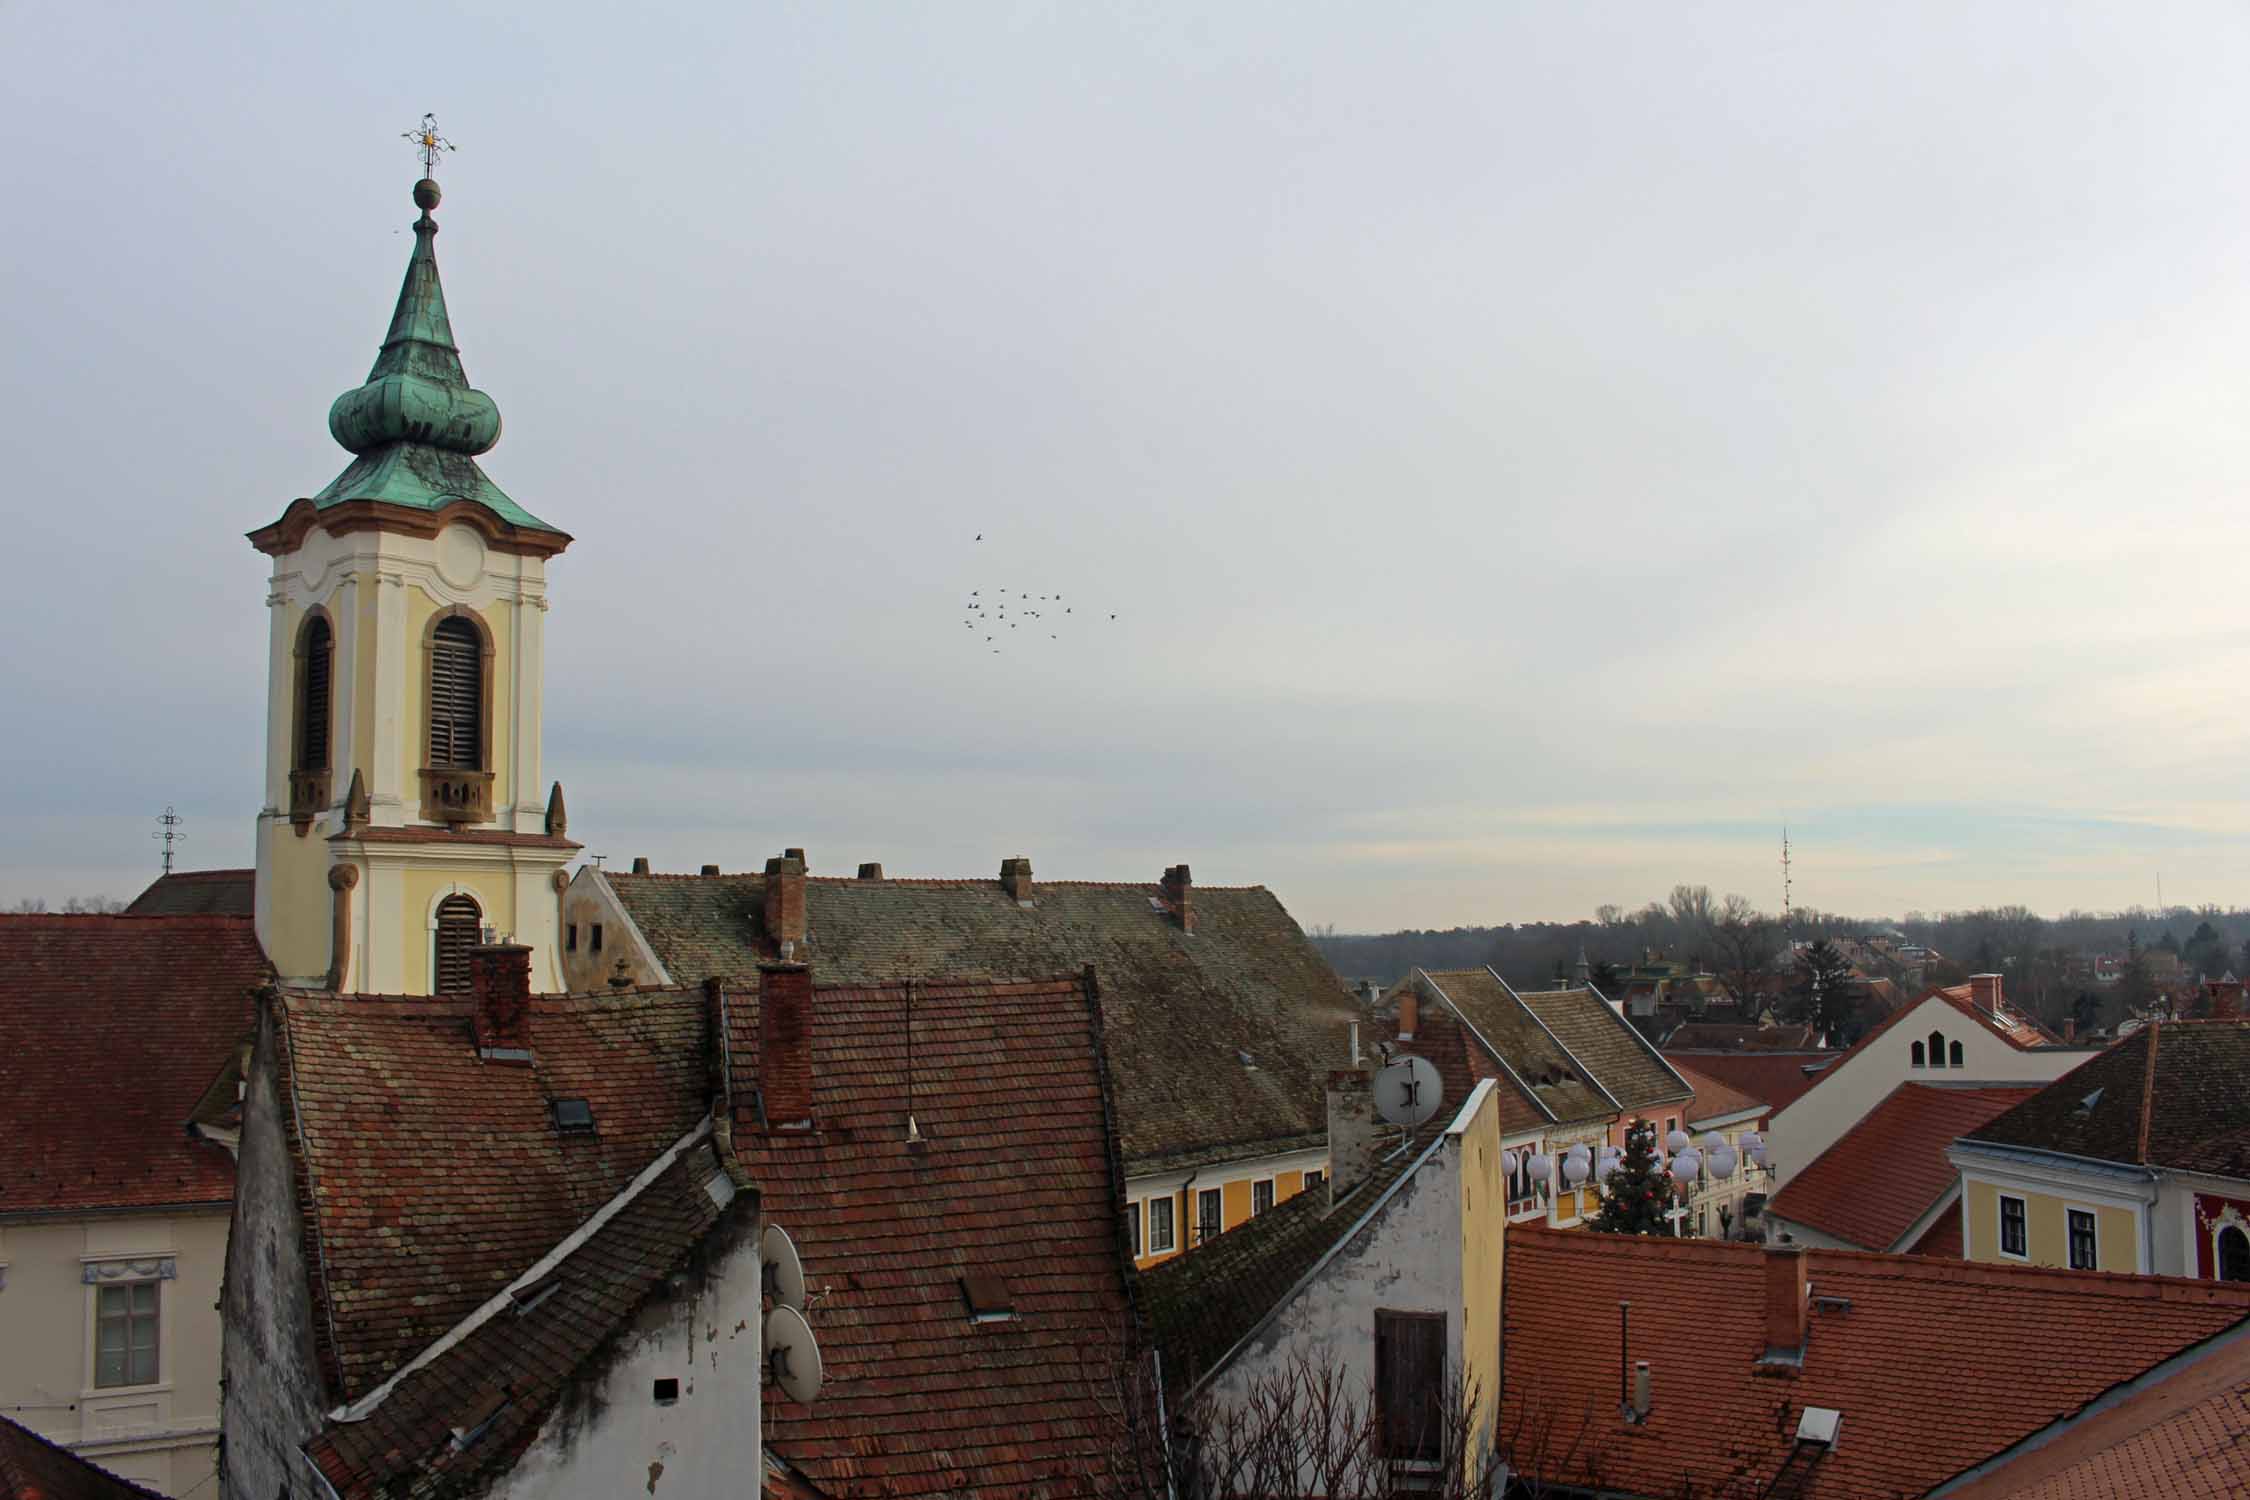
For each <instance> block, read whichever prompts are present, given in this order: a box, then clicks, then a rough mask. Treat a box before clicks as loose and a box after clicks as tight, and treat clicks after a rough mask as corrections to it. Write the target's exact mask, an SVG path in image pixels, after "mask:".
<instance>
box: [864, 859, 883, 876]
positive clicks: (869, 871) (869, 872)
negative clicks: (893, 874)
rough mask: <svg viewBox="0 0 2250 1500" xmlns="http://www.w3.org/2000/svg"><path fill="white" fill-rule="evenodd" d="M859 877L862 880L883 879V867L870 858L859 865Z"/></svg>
mask: <svg viewBox="0 0 2250 1500" xmlns="http://www.w3.org/2000/svg"><path fill="white" fill-rule="evenodd" d="M859 878H860V879H862V880H881V879H882V878H883V867H882V866H881V865H879V864H876V863H875V862H874V861H872V860H870V861H868V862H867V863H866V864H863V865H861V866H860V867H859Z"/></svg>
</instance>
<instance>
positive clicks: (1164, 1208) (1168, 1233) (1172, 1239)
mask: <svg viewBox="0 0 2250 1500" xmlns="http://www.w3.org/2000/svg"><path fill="white" fill-rule="evenodd" d="M1178 1248H1179V1240H1178V1236H1176V1235H1175V1234H1174V1233H1173V1232H1172V1198H1171V1195H1170V1194H1166V1195H1165V1196H1164V1197H1161V1198H1151V1199H1149V1200H1148V1253H1149V1254H1151V1255H1169V1254H1170V1253H1171V1252H1172V1251H1174V1250H1176V1249H1178Z"/></svg>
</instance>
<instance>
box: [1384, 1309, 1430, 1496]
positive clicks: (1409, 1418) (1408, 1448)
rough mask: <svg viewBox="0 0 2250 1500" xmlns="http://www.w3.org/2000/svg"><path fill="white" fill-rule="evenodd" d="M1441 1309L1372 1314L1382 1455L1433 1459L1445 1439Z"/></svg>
mask: <svg viewBox="0 0 2250 1500" xmlns="http://www.w3.org/2000/svg"><path fill="white" fill-rule="evenodd" d="M1444 1396H1445V1315H1444V1314H1443V1313H1410V1312H1384V1311H1381V1310H1378V1311H1377V1312H1376V1314H1375V1413H1376V1418H1377V1420H1378V1421H1379V1422H1380V1423H1381V1424H1382V1431H1383V1456H1384V1457H1385V1458H1390V1459H1412V1460H1415V1461H1417V1462H1434V1461H1436V1460H1437V1459H1438V1458H1439V1457H1440V1455H1441V1454H1442V1452H1443V1450H1444V1442H1445V1406H1444Z"/></svg>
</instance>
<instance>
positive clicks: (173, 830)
mask: <svg viewBox="0 0 2250 1500" xmlns="http://www.w3.org/2000/svg"><path fill="white" fill-rule="evenodd" d="M156 821H157V823H158V824H159V825H160V826H159V827H158V828H157V830H156V832H154V833H152V834H150V835H149V837H150V838H152V839H162V840H163V841H164V873H165V874H167V875H169V874H171V873H172V846H173V845H174V844H178V843H185V842H186V841H187V835H186V834H184V833H182V832H180V824H181V823H182V822H183V821H185V820H184V819H182V818H181V817H180V815H179V814H178V813H176V812H174V811H173V810H172V804H171V803H169V802H167V803H165V804H164V811H162V812H160V813H158V814H157V815H156Z"/></svg>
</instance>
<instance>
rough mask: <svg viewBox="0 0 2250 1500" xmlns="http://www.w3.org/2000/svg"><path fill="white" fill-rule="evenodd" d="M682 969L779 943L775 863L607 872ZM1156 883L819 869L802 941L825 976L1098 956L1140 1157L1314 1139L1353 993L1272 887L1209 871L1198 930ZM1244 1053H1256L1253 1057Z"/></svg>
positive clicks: (1126, 1126) (717, 967)
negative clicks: (722, 869) (768, 912)
mask: <svg viewBox="0 0 2250 1500" xmlns="http://www.w3.org/2000/svg"><path fill="white" fill-rule="evenodd" d="M607 879H608V882H609V884H610V886H611V888H612V889H613V890H614V891H615V892H616V893H617V897H618V900H619V901H620V902H621V903H623V905H624V907H625V910H626V912H627V913H628V914H629V915H630V916H631V917H632V918H633V921H634V923H635V924H636V925H637V926H638V927H639V928H640V931H641V934H642V936H643V937H645V938H646V939H647V941H648V943H649V946H650V947H651V948H652V949H653V950H654V951H655V953H656V956H657V958H658V960H659V961H660V962H662V964H663V965H664V967H665V969H666V971H667V972H668V974H669V975H670V977H671V978H672V979H673V980H675V981H679V982H683V983H684V982H691V981H695V980H700V979H703V978H706V977H708V976H710V975H713V974H717V975H723V976H730V977H731V976H740V975H746V974H748V973H750V972H752V971H754V970H755V969H756V967H757V965H758V964H759V963H760V962H761V961H764V960H766V959H770V958H772V957H774V956H775V949H774V945H773V944H772V943H771V942H770V941H769V939H768V938H767V935H766V932H765V920H764V906H765V877H764V876H763V875H720V876H674V875H619V874H615V873H611V874H609V875H608V876H607ZM1161 894H1162V893H1161V889H1160V887H1159V886H1158V885H1157V884H1156V883H1155V882H1150V883H1148V884H1133V883H1120V884H1106V883H1105V884H1095V883H1085V882H1076V881H1066V882H1045V883H1041V884H1038V885H1037V886H1036V887H1035V888H1034V891H1033V901H1032V904H1031V905H1030V906H1029V907H1024V906H1021V905H1018V904H1017V902H1015V901H1014V900H1013V899H1011V898H1010V897H1009V895H1008V894H1007V892H1006V891H1004V890H1003V889H1002V888H1001V886H1000V884H999V882H998V881H997V880H837V879H814V880H809V881H807V882H806V892H805V909H806V942H805V945H804V946H803V947H802V948H800V949H799V950H798V953H797V957H799V958H801V959H805V960H807V961H809V962H810V963H811V964H812V967H813V972H814V973H815V974H816V975H817V976H819V978H820V979H821V980H822V981H823V982H829V981H835V982H852V983H873V982H879V981H885V980H893V979H911V978H916V977H920V976H924V975H931V974H949V975H955V976H959V977H962V978H989V979H1010V978H1021V977H1024V976H1034V975H1050V974H1057V973H1071V972H1076V971H1078V970H1080V969H1083V968H1084V967H1086V966H1087V965H1089V964H1091V965H1092V966H1093V968H1094V971H1095V974H1096V977H1097V979H1098V981H1099V983H1100V986H1101V1003H1102V1016H1103V1039H1104V1046H1105V1047H1106V1049H1107V1052H1108V1058H1109V1068H1110V1076H1111V1078H1112V1080H1113V1086H1114V1089H1115V1093H1116V1098H1117V1109H1118V1132H1119V1140H1120V1146H1121V1149H1122V1151H1123V1154H1124V1157H1125V1162H1126V1166H1127V1169H1128V1170H1129V1171H1132V1172H1135V1173H1140V1172H1150V1171H1164V1170H1171V1169H1174V1168H1185V1167H1190V1166H1195V1165H1199V1164H1202V1163H1206V1162H1211V1161H1223V1160H1230V1159H1236V1158H1241V1157H1248V1156H1258V1155H1264V1154H1267V1153H1269V1152H1273V1151H1280V1150H1289V1149H1296V1148H1301V1147H1308V1146H1319V1145H1321V1144H1323V1143H1324V1142H1325V1140H1326V1131H1327V1105H1326V1095H1325V1092H1324V1081H1325V1079H1326V1076H1327V1074H1328V1072H1329V1071H1331V1070H1333V1069H1335V1068H1340V1067H1343V1066H1345V1065H1346V1064H1347V1062H1348V1060H1349V1059H1348V1044H1347V1040H1346V1027H1347V1025H1348V1023H1349V1022H1350V1021H1351V1020H1352V1019H1353V1018H1354V1017H1355V1015H1356V1014H1357V1012H1356V1010H1355V1009H1354V1007H1353V1005H1352V1003H1351V1000H1350V998H1349V997H1348V996H1347V995H1346V994H1345V993H1344V991H1343V989H1342V987H1341V986H1340V985H1339V984H1338V983H1337V980H1336V975H1335V971H1334V970H1332V969H1331V968H1330V967H1329V966H1328V962H1327V960H1326V959H1324V958H1322V957H1321V956H1320V953H1319V952H1318V950H1316V949H1315V948H1314V947H1313V946H1312V944H1311V943H1309V942H1308V941H1307V940H1306V939H1305V935H1304V933H1303V932H1302V931H1301V930H1299V928H1298V926H1297V924H1296V922H1295V921H1294V920H1292V919H1291V918H1290V915H1289V913H1288V912H1287V911H1286V910H1284V909H1283V907H1282V905H1281V903H1280V901H1279V900H1277V899H1275V897H1274V895H1273V893H1272V892H1271V891H1268V890H1266V889H1265V888H1264V887H1262V886H1248V887H1231V888H1228V887H1212V886H1198V887H1196V888H1195V889H1194V892H1193V897H1192V901H1193V909H1194V913H1195V931H1194V934H1193V935H1192V936H1190V935H1189V934H1187V933H1184V932H1182V931H1181V930H1180V927H1179V924H1178V922H1177V920H1176V919H1175V918H1174V917H1173V916H1172V915H1171V914H1170V913H1169V912H1168V911H1167V910H1165V909H1163V907H1162V904H1161V900H1160V897H1161ZM1245 1053H1247V1054H1248V1056H1249V1063H1248V1065H1245V1064H1244V1062H1243V1057H1242V1055H1243V1054H1245Z"/></svg>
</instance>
